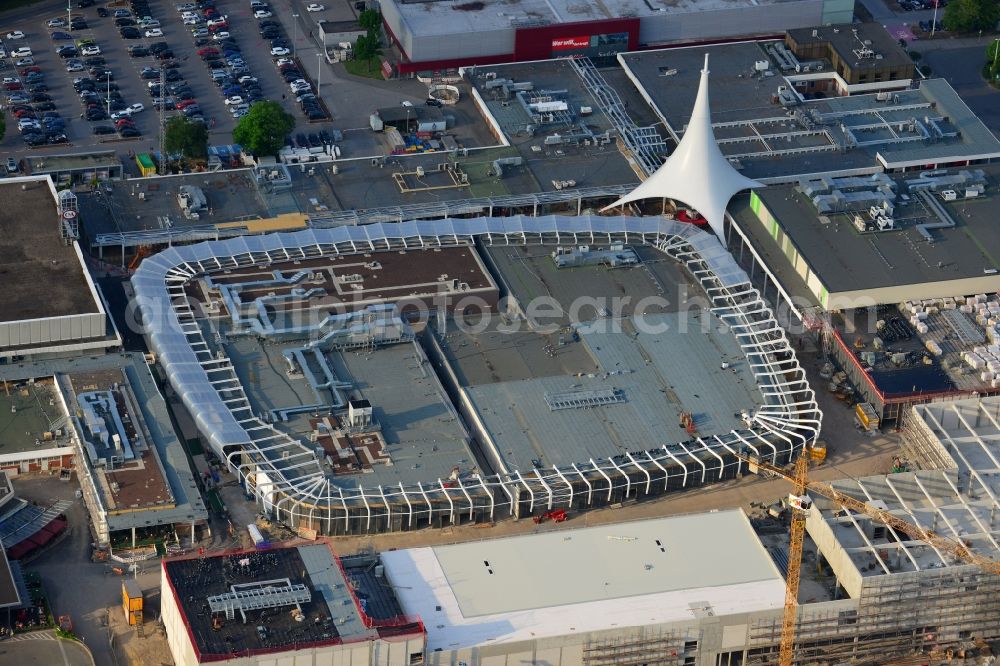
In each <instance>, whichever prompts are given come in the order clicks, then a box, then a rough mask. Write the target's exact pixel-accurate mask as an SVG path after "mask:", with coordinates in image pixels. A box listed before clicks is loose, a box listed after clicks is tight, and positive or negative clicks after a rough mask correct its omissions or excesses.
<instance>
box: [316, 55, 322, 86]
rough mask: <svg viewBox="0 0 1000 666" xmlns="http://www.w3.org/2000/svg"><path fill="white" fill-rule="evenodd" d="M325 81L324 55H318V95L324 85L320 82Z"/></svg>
mask: <svg viewBox="0 0 1000 666" xmlns="http://www.w3.org/2000/svg"><path fill="white" fill-rule="evenodd" d="M322 80H323V54H322V53H317V54H316V93H317V94H319V87H320V86H321V85H323V84H322V83H320V81H322Z"/></svg>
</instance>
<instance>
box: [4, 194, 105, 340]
mask: <svg viewBox="0 0 1000 666" xmlns="http://www.w3.org/2000/svg"><path fill="white" fill-rule="evenodd" d="M22 188H23V189H22ZM0 199H3V201H5V202H6V205H4V206H2V207H0V276H3V284H4V289H3V290H2V291H0V321H2V322H8V321H19V320H23V319H41V318H44V317H61V316H66V315H76V314H85V313H91V312H100V308H99V307H98V304H97V301H96V299H95V295H94V292H93V287H92V285H91V284H90V281H89V278H88V277H87V275H86V274H85V271H86V268H85V267H84V265H83V259H82V256H81V255H80V254H79V253H78V252H77V248H76V245H75V244H70V245H67V244H65V243H64V242H63V240H62V238H60V235H59V225H60V220H59V211H58V208H57V206H56V201H55V199H54V198H53V194H52V190H51V189H50V187H49V182H48V179H47V178H24V179H17V180H16V181H11V182H3V183H0Z"/></svg>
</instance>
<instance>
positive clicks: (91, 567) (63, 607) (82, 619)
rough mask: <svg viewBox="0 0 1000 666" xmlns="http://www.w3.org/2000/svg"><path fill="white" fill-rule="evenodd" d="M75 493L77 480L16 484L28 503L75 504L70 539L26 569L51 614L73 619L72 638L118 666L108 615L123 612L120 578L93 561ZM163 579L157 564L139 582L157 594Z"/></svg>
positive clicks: (45, 478) (80, 502)
mask: <svg viewBox="0 0 1000 666" xmlns="http://www.w3.org/2000/svg"><path fill="white" fill-rule="evenodd" d="M77 488H79V484H78V483H77V481H76V478H75V476H74V479H73V481H71V482H69V483H67V482H65V481H60V480H59V479H58V478H57V477H53V476H33V477H18V478H17V479H15V480H14V490H15V491H16V492H17V494H18V496H20V497H23V498H24V499H28V500H35V501H36V502H38V503H39V504H41V505H48V504H51V503H52V502H53V501H55V500H69V501H72V502H73V504H72V506H70V508H69V509H68V510H67V511H66V517H67V518H68V519H69V527H68V534H67V535H66V536H65V537H64V538H63V539H62V540H61V541H59V542H58V543H57V544H55V545H54V546H51V547H49V548H48V549H47V550H45V551H44V552H43V553H42V554H41V555H39V556H38V558H36V559H34V560H31V561H29V562H28V563H27V564H26V565H25V568H26V569H27V570H28V571H34V572H37V573H38V574H39V575H40V576H41V578H42V581H43V584H44V587H45V593H46V594H47V595H48V598H49V603H50V604H51V606H52V612H53V614H54V615H56V616H57V617H58V616H59V615H63V614H68V615H70V617H71V618H72V620H73V631H74V633H76V635H77V636H79V637H80V638H81V639H82V640H83V642H84V643H86V644H87V647H88V648H90V651H91V653H92V654H93V655H94V662H95V663H96V664H100V665H101V666H104V665H107V664H115V663H117V662H116V659H115V656H114V655H113V654H112V649H111V645H110V641H109V635H108V634H109V632H108V626H107V624H108V622H107V621H108V614H109V613H116V612H117V613H119V614H121V612H122V611H121V594H122V593H121V585H122V579H121V577H120V576H116V575H114V574H112V573H111V571H110V569H111V565H110V564H97V563H93V562H91V561H90V553H91V550H90V543H91V539H92V537H91V531H90V528H89V518H88V515H87V510H86V507H85V506H84V504H83V500H79V499H76V498H75V497H74V493H75V491H76V489H77ZM159 574H160V569H159V566H158V562H156V561H154V562H150V563H147V564H145V566H144V570H143V571H142V572H140V574H139V577H138V580H139V584H140V586H141V587H142V588H143V589H144V590H154V589H158V588H159V585H160V580H159V578H160V576H159ZM113 624H114V623H113ZM117 624H121V623H117ZM0 661H2V660H0Z"/></svg>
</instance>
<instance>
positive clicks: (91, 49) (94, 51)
mask: <svg viewBox="0 0 1000 666" xmlns="http://www.w3.org/2000/svg"><path fill="white" fill-rule="evenodd" d="M80 54H81V55H85V56H95V55H101V47H100V46H98V45H97V44H92V45H90V46H84V47H83V48H82V49H80Z"/></svg>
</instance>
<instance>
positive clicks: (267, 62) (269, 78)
mask: <svg viewBox="0 0 1000 666" xmlns="http://www.w3.org/2000/svg"><path fill="white" fill-rule="evenodd" d="M74 4H76V3H74ZM147 4H148V8H149V11H148V14H149V15H150V16H152V17H153V18H155V19H156V20H157V21H158V23H159V25H158V26H156V28H157V29H158V30H160V31H162V36H160V35H157V36H155V37H145V36H144V34H143V33H145V29H142V28H140V34H143V36H141V37H140V38H139V39H125V38H123V36H122V34H121V33H120V30H121V28H122V27H123V26H120V25H116V17H115V16H114V13H113V12H114V9H115V8H108V9H110V11H108V10H102V13H107V14H109V15H108V16H99V15H98V10H99V9H100V7H99V6H98V5H95V6H91V7H85V8H79V7H76V6H74V7H73V9H72V10H71V12H67V11H66V10H65V5H63V6H61V7H60V6H59V4H58V3H54V2H45V3H39V4H37V5H34V6H33V11H31V12H11V13H10V14H9V15H7V14H5V15H0V21H2V24H0V36H2V35H6V34H7V33H8V32H11V31H14V30H18V31H21V32H23V33H24V37H23V38H22V39H17V40H6V39H4V40H3V41H4V46H5V48H7V49H8V50H11V49H13V48H16V47H21V46H27V47H29V48H30V49H31V57H32V59H33V61H34V62H33V63H31V64H30V65H29V66H31V67H37V68H38V69H39V70H40V72H39V74H40V76H41V77H43V78H42V80H41V81H40V83H42V84H43V85H44V86H45V87H46V88H47V90H44V91H43V92H42V94H43V95H47V96H49V97H51V104H52V105H53V106H54V107H55V108H54V109H51V111H52V112H54V113H58V114H59V115H60V116H61V117H62V119H63V120H64V121H65V129H64V130H63V131H64V132H65V135H66V138H67V141H68V145H66V144H63V145H53V146H34V147H31V148H30V149H32V150H39V149H41V150H46V151H51V152H81V151H82V150H85V149H87V148H93V147H95V146H100V147H102V149H106V148H108V147H117V149H118V150H119V152H121V153H128V152H141V151H147V150H155V149H156V147H157V146H158V143H159V137H158V132H159V113H158V112H157V111H156V110H155V109H154V108H153V105H152V102H153V98H152V96H151V95H150V94H149V87H148V85H147V84H148V83H150V82H154V83H155V82H157V81H158V80H157V79H153V78H149V79H144V78H142V77H141V72H142V70H143V69H144V68H158V67H159V66H160V60H158V59H157V58H156V57H154V56H152V55H148V56H141V57H130V55H129V50H128V49H129V47H134V46H139V45H144V46H150V45H153V44H154V43H157V42H165V43H166V45H167V47H168V48H169V50H170V51H172V52H173V56H174V58H173V60H174V62H175V63H176V71H177V72H178V73H179V75H180V76H181V77H182V78H183V80H184V82H186V84H187V85H188V87H189V88H190V90H191V93H192V95H193V97H194V98H195V99H196V100H197V104H198V106H199V107H200V108H201V115H203V117H204V118H205V120H206V124H207V125H208V127H209V136H210V142H212V143H220V144H224V143H230V142H231V141H232V138H231V133H232V129H233V127H234V126H235V124H236V119H235V118H234V117H233V115H232V114H231V113H230V112H229V108H228V107H227V105H226V104H225V96H224V94H223V92H222V89H221V88H220V87H219V86H217V85H216V84H215V83H214V82H213V79H212V77H211V71H212V70H211V69H210V68H209V67H208V65H207V64H206V63H205V62H203V60H202V58H200V57H199V56H198V55H196V52H197V51H198V50H199V49H200V48H204V47H205V46H214V45H215V44H216V43H217V42H216V41H215V40H212V36H211V35H209V36H208V38H207V39H206V38H205V37H202V38H201V42H199V41H197V40H196V38H195V37H193V36H192V29H193V28H196V27H199V26H190V25H184V23H183V20H182V18H181V12H180V11H178V9H177V8H176V7H177V5H178V4H180V3H178V2H167V1H164V0H150V1H149V2H148V3H147ZM123 8H127V7H126V6H123ZM215 8H216V9H217V11H218V12H219V13H220V14H223V15H225V17H226V20H227V22H228V28H227V30H228V32H229V33H230V36H231V38H232V40H234V42H235V43H236V44H237V48H238V50H239V51H240V52H241V57H242V58H243V61H244V65H243V66H244V67H245V68H246V70H248V71H247V72H245V73H246V74H249V75H252V76H254V77H256V78H257V79H258V82H257V84H258V85H259V88H260V93H259V94H260V95H261V96H262V97H264V98H269V99H274V100H277V101H279V102H281V103H282V104H283V105H284V106H285V107H286V108H287V109H288V110H289V112H291V113H293V114H294V115H295V116H296V120H297V122H298V123H299V124H300V126H301V127H302V128H304V129H308V131H310V132H315V131H319V130H321V129H325V130H328V131H329V130H331V129H332V128H333V125H332V124H331V123H324V124H319V125H308V126H306V124H305V117H304V116H303V114H302V112H301V110H300V109H299V108H298V105H297V104H296V103H295V101H294V98H293V95H292V94H291V92H290V90H289V88H288V85H287V83H286V82H285V81H284V80H282V78H280V76H279V74H278V71H277V69H276V67H275V64H274V60H273V59H272V57H271V54H270V44H269V43H268V42H267V41H265V40H264V39H262V38H261V36H260V35H259V33H258V28H259V26H258V20H257V19H255V18H254V16H253V14H252V12H251V8H250V4H249V1H248V0H223V1H221V2H216V3H215ZM71 18H72V19H83V20H84V21H85V22H86V27H85V28H82V29H74V30H72V31H70V30H69V28H68V26H65V25H60V24H58V23H59V20H61V21H62V22H64V23H65V22H68V21H69V20H70V19H71ZM131 18H132V19H135V18H137V17H134V16H133V17H131ZM54 19H56V21H54V22H53V24H52V25H49V22H50V21H53V20H54ZM202 25H204V24H202ZM276 29H277V30H279V31H280V35H279V36H280V37H282V38H284V37H285V35H284V30H283V29H282V28H281V27H280V26H279V27H277V28H276ZM53 32H56V33H58V32H68V33H69V35H68V36H69V37H70V39H60V40H53V39H52V37H51V34H52V33H53ZM81 40H93V42H94V44H96V45H97V46H98V47H99V48H100V54H99V55H98V56H96V57H99V58H102V59H103V61H104V65H103V67H106V68H107V69H109V70H110V71H111V72H112V76H113V78H112V80H111V81H110V83H111V88H112V89H111V90H110V91H109V90H108V86H107V84H108V81H106V80H102V79H100V72H99V71H98V76H97V77H95V76H93V75H92V74H91V73H90V72H88V71H87V69H89V67H90V65H91V64H94V63H93V62H91V63H87V62H85V61H86V60H87V56H84V55H83V54H82V53H79V54H68V56H69V57H66V58H63V57H60V56H59V55H57V53H56V49H57V48H59V47H60V46H68V45H76V44H77V43H78V42H80V41H81ZM289 46H291V44H290V43H289ZM78 50H79V49H78ZM90 57H94V56H90ZM73 59H78V60H80V61H84V62H81V65H82V66H83V67H84V71H76V72H69V71H66V69H67V67H66V66H67V61H68V60H73ZM97 62H98V66H100V64H99V63H100V61H97ZM3 63H4V65H5V67H4V69H3V70H2V75H3V76H4V77H11V78H19V79H23V78H24V77H23V76H22V75H21V73H20V70H21V69H22V68H20V67H14V66H13V64H12V63H13V60H12V59H9V58H5V59H4V60H3ZM80 78H93V79H95V81H94V83H93V85H92V87H93V98H92V99H91V100H90V101H91V102H92V103H94V104H99V106H100V108H101V109H103V110H105V111H107V109H108V104H107V102H108V94H109V92H110V93H111V96H112V97H117V96H120V100H121V101H120V103H117V104H116V103H115V101H114V100H112V108H111V110H112V111H115V110H116V109H115V106H128V105H132V104H135V103H139V104H142V105H143V107H144V109H143V111H140V112H137V113H135V114H134V115H133V116H132V118H131V120H132V121H133V122H134V125H135V128H136V130H138V131H139V132H140V133H141V137H138V138H133V139H130V140H126V141H123V140H122V139H120V138H119V136H118V135H117V134H109V135H95V134H94V132H93V127H94V126H95V125H103V126H110V125H112V124H113V121H111V120H100V121H88V120H86V119H84V117H82V114H84V112H85V106H84V103H83V102H81V100H80V97H79V93H78V92H77V91H75V90H74V88H73V82H74V80H77V79H80ZM35 83H38V82H35ZM19 84H20V85H21V86H22V87H26V84H25V82H24V81H21V82H19ZM14 85H18V84H14ZM78 85H79V84H78ZM83 85H85V86H86V85H89V84H83ZM116 89H117V90H116ZM19 92H20V91H14V90H10V91H4V93H5V94H4V97H5V99H4V100H3V101H4V102H7V100H6V93H13V94H17V93H19ZM230 92H231V93H232V92H233V91H232V90H231V91H230ZM116 93H117V94H116ZM26 94H27V95H28V97H29V100H30V94H29V93H26ZM29 100H25V101H24V103H25V104H29V103H30V101H29ZM49 101H50V100H48V99H46V100H44V102H45V103H47V102H49ZM176 101H180V100H176ZM18 103H20V102H18ZM8 105H9V104H8ZM32 112H33V113H36V115H37V112H34V110H32ZM92 113H94V114H96V113H97V112H96V111H93V112H92ZM175 113H178V112H177V111H169V112H167V115H168V116H169V115H173V114H175ZM54 122H55V121H54ZM8 129H9V131H8V132H7V134H6V136H5V138H4V140H3V142H2V144H0V149H2V150H3V151H4V154H8V155H11V154H13V155H14V156H15V157H17V156H20V155H23V154H24V153H25V152H27V150H29V147H28V146H25V145H24V143H23V142H22V137H21V135H20V133H19V132H18V129H17V121H16V119H13V118H12V117H10V116H8Z"/></svg>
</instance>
